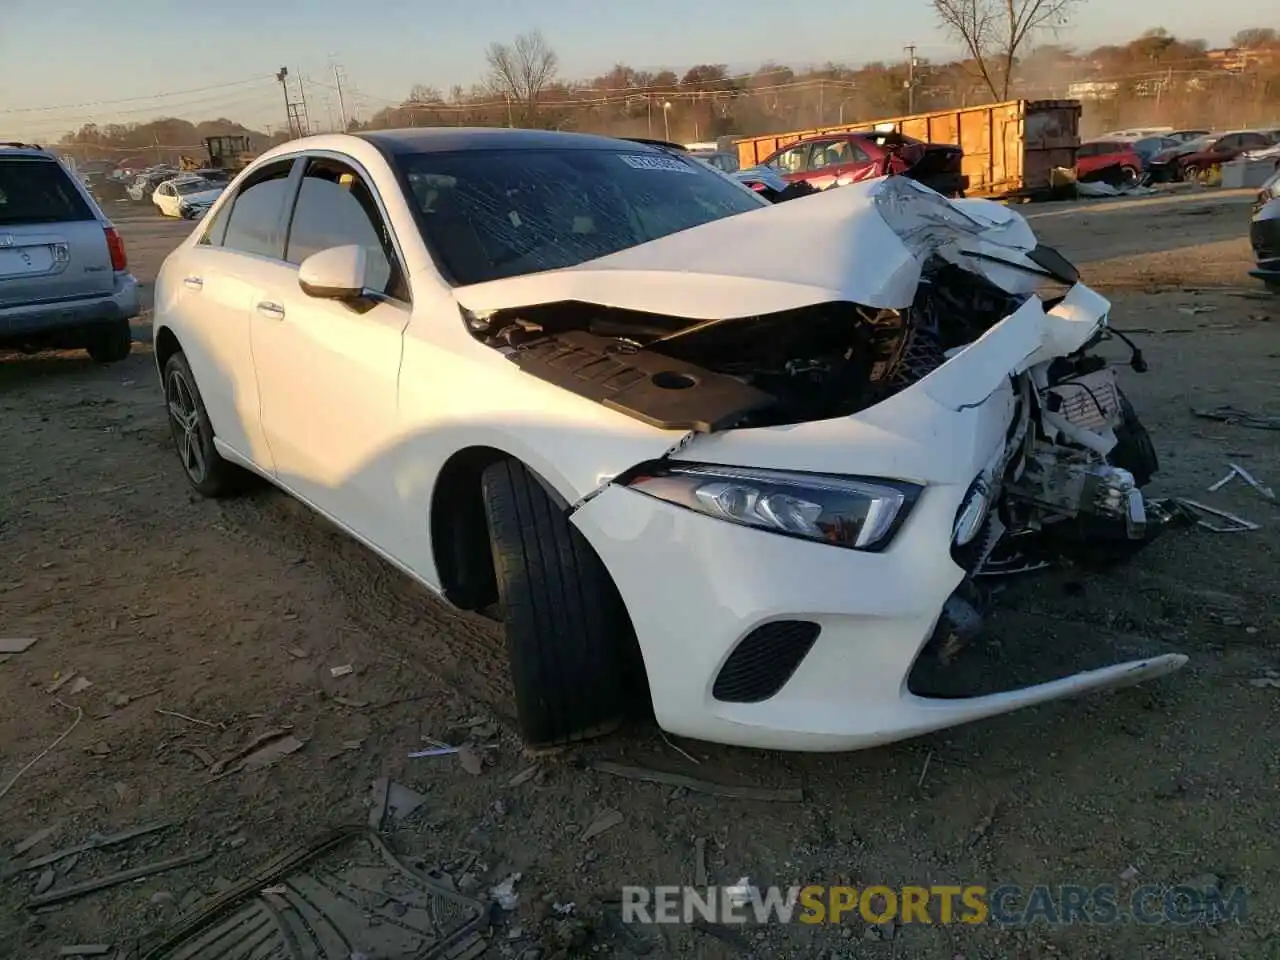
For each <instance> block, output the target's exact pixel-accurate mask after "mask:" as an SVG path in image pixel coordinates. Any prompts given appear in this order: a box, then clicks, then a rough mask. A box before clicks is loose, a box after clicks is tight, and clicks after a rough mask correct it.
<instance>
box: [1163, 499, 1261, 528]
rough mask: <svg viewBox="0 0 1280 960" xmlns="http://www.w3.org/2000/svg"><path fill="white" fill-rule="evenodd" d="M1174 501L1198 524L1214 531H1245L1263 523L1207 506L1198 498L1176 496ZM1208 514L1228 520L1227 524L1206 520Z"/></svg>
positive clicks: (1259, 526) (1258, 526)
mask: <svg viewBox="0 0 1280 960" xmlns="http://www.w3.org/2000/svg"><path fill="white" fill-rule="evenodd" d="M1172 502H1173V503H1175V504H1177V506H1178V507H1180V508H1181V509H1182V510H1183V511H1184V512H1186V513H1187V514H1188V515H1189V516H1190V518H1191V519H1192V520H1194V521H1195V522H1196V524H1197V525H1199V526H1201V527H1204V528H1205V529H1206V530H1212V531H1213V532H1214V533H1243V532H1245V531H1249V530H1258V529H1261V525H1260V524H1257V523H1254V522H1253V521H1252V520H1246V519H1244V518H1243V517H1238V516H1236V515H1235V514H1234V513H1228V512H1227V511H1226V510H1219V509H1218V508H1217V507H1210V506H1207V505H1206V504H1203V503H1200V502H1199V501H1197V500H1188V499H1187V498H1186V497H1175V498H1173V501H1172ZM1206 516H1209V517H1215V518H1217V519H1219V520H1226V521H1227V522H1226V523H1225V524H1223V523H1213V522H1211V521H1209V520H1206V519H1205V517H1206Z"/></svg>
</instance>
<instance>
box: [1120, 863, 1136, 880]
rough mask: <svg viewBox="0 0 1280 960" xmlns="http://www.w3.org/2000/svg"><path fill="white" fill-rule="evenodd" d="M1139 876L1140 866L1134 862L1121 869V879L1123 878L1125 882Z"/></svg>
mask: <svg viewBox="0 0 1280 960" xmlns="http://www.w3.org/2000/svg"><path fill="white" fill-rule="evenodd" d="M1137 876H1138V868H1137V867H1135V866H1134V865H1133V864H1130V865H1129V866H1127V867H1125V868H1124V869H1123V870H1121V871H1120V879H1121V880H1123V881H1124V882H1125V883H1128V882H1129V881H1130V880H1133V879H1135V878H1136V877H1137Z"/></svg>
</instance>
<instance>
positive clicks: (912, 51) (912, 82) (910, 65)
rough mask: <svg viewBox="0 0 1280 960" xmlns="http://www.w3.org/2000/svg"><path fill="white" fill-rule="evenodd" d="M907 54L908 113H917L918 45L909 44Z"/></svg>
mask: <svg viewBox="0 0 1280 960" xmlns="http://www.w3.org/2000/svg"><path fill="white" fill-rule="evenodd" d="M903 49H904V50H906V52H907V113H909V114H910V113H915V112H916V45H915V44H914V43H908V44H907V45H906V46H905V47H903Z"/></svg>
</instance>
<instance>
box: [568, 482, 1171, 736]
mask: <svg viewBox="0 0 1280 960" xmlns="http://www.w3.org/2000/svg"><path fill="white" fill-rule="evenodd" d="M964 493H965V488H964V487H961V486H946V485H942V486H934V487H930V488H929V489H928V490H926V491H925V494H924V495H923V496H922V497H921V499H920V501H919V502H918V503H917V504H916V507H915V509H914V510H913V511H912V513H911V515H910V516H909V517H908V519H907V521H906V523H905V524H904V525H903V527H902V529H901V531H900V532H899V535H898V536H897V538H896V539H895V540H894V542H893V543H892V544H891V545H890V547H889V549H887V550H886V551H884V552H883V553H878V554H871V553H859V552H856V551H853V550H846V549H843V548H839V547H829V546H826V545H823V544H815V543H809V542H805V541H801V540H795V539H791V538H787V537H781V536H778V535H776V534H771V533H768V532H764V531H758V530H752V529H748V528H744V527H740V526H736V525H734V524H730V523H726V522H724V521H721V520H716V519H713V518H710V517H706V516H702V515H700V514H697V513H694V512H691V511H689V510H684V509H681V508H679V507H675V506H672V505H670V504H667V503H665V502H663V501H660V500H656V499H654V498H651V497H648V496H645V495H644V494H641V493H637V492H635V491H632V490H628V489H625V488H622V487H616V486H612V487H608V488H606V489H605V490H604V491H603V492H602V493H600V495H598V496H597V497H595V498H593V499H592V500H590V501H589V502H588V503H587V504H586V505H585V506H583V507H582V508H581V509H580V510H579V511H578V512H577V513H575V514H574V518H573V519H574V523H575V524H576V525H577V526H578V528H579V529H580V530H581V531H582V533H583V534H584V535H585V536H586V538H587V539H588V540H589V541H590V542H591V544H592V546H593V547H594V548H595V550H596V552H597V553H598V554H599V555H600V557H601V559H602V560H603V561H604V563H605V565H606V566H607V567H608V569H609V572H610V573H611V574H612V576H613V578H614V581H615V582H616V584H617V586H618V589H619V591H620V592H621V594H622V597H623V599H624V601H625V603H626V605H627V609H628V611H629V613H630V615H631V620H632V624H633V626H634V628H635V632H636V636H637V638H638V639H639V642H640V648H641V651H642V654H643V656H644V662H645V668H646V671H647V673H648V678H649V686H650V692H651V694H652V698H653V706H654V711H655V715H656V717H657V720H658V723H659V725H660V726H661V727H662V728H663V729H665V730H667V731H669V732H671V733H673V734H677V735H680V736H687V737H693V738H697V739H702V740H710V741H715V742H718V743H727V744H733V745H738V746H747V747H758V748H765V749H780V750H805V751H839V750H854V749H861V748H864V747H873V746H877V745H880V744H884V743H890V742H893V741H895V740H901V739H905V738H907V737H913V736H917V735H919V734H923V733H928V732H930V731H934V730H939V729H942V728H945V727H949V726H954V725H956V724H960V723H966V722H969V721H972V720H980V719H983V718H986V717H991V716H995V715H998V714H1002V713H1007V712H1009V711H1012V710H1016V709H1018V708H1020V707H1026V706H1031V705H1033V704H1037V703H1044V702H1046V701H1050V700H1056V699H1059V698H1062V697H1066V696H1072V695H1075V694H1079V693H1084V692H1087V691H1089V690H1094V689H1102V688H1110V687H1117V686H1122V685H1126V684H1128V683H1137V682H1140V681H1142V680H1146V679H1150V678H1153V677H1157V676H1162V675H1164V674H1166V673H1170V672H1172V671H1174V670H1176V669H1177V668H1178V667H1180V666H1181V665H1182V663H1183V662H1185V659H1186V658H1185V657H1177V656H1167V657H1160V658H1156V659H1153V660H1146V661H1136V662H1131V663H1127V664H1119V665H1116V666H1114V667H1107V668H1104V669H1102V670H1094V671H1090V672H1087V673H1081V674H1075V675H1073V676H1069V677H1065V678H1063V679H1060V680H1055V681H1051V682H1049V683H1043V684H1038V685H1035V686H1031V687H1025V688H1022V689H1019V690H1013V691H1009V692H1002V693H996V694H990V695H986V696H979V697H971V698H965V699H933V698H928V697H921V696H917V695H915V694H913V693H911V692H910V690H909V689H908V686H907V679H908V676H909V675H910V673H911V670H912V667H913V666H914V664H915V661H916V659H917V657H918V656H919V655H920V652H921V650H922V649H923V648H924V647H925V645H926V643H927V642H928V640H929V639H930V637H931V636H932V635H933V633H934V628H935V625H936V624H937V622H938V620H939V617H940V616H941V613H942V609H943V606H944V605H945V604H946V603H947V601H948V599H949V598H950V597H951V596H952V594H953V593H954V592H955V591H956V589H957V587H959V586H960V584H961V582H962V581H963V580H964V578H965V573H964V571H963V570H961V569H960V567H958V566H957V565H956V563H955V562H954V561H953V560H952V558H951V555H950V541H951V538H950V532H951V529H952V525H953V523H954V520H955V515H956V511H957V509H958V507H959V505H960V502H961V499H962V498H963V496H964ZM777 621H804V622H807V623H811V624H814V625H816V626H817V627H818V628H819V630H818V635H817V638H816V640H814V641H813V645H812V647H811V648H809V649H808V652H807V654H805V655H804V656H803V658H802V659H801V660H800V662H799V664H798V665H795V666H794V669H793V672H791V673H790V675H789V677H788V678H786V679H785V682H783V683H782V685H781V688H780V689H778V691H777V692H776V693H774V694H773V695H772V696H770V697H768V698H767V699H764V700H763V701H761V702H754V703H742V702H724V701H722V700H720V699H717V697H716V696H715V693H714V689H715V686H716V679H717V677H719V676H720V675H721V672H722V669H723V668H724V667H725V665H726V663H727V661H729V658H730V656H731V654H732V653H733V652H734V650H735V648H737V646H738V644H739V643H740V642H741V641H742V640H743V639H744V638H745V637H747V636H748V635H750V634H752V633H753V632H754V631H755V630H756V628H758V627H760V626H761V625H764V624H768V623H774V622H777Z"/></svg>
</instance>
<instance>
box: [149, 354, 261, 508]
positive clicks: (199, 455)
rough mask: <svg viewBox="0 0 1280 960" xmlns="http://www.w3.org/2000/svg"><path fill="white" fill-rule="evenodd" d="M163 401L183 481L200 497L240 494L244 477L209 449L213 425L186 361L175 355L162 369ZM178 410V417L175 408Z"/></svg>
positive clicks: (213, 447)
mask: <svg viewBox="0 0 1280 960" xmlns="http://www.w3.org/2000/svg"><path fill="white" fill-rule="evenodd" d="M163 386H164V400H165V406H166V407H167V409H168V414H169V429H170V431H171V432H172V433H173V443H174V446H175V447H176V449H177V452H178V459H179V460H180V461H181V462H182V472H183V473H185V474H186V477H187V481H188V482H189V483H190V484H191V486H192V487H193V488H194V489H195V491H196V493H198V494H200V496H202V497H211V498H216V497H226V496H231V495H233V494H236V493H239V492H241V491H242V490H243V489H244V487H245V481H246V480H247V479H248V475H247V474H246V473H245V471H244V470H242V469H241V468H240V467H237V466H236V465H235V464H233V463H228V462H227V461H226V460H224V459H222V455H221V454H219V453H218V450H217V448H216V447H215V446H214V445H213V424H212V423H210V422H209V414H208V412H207V411H206V410H205V408H204V399H203V398H202V397H201V396H200V390H199V388H198V387H197V386H196V378H195V376H194V375H193V374H192V373H191V367H190V365H188V363H187V358H186V357H185V356H183V354H182V352H181V351H179V352H178V353H175V354H174V355H173V356H171V357H170V358H169V360H168V362H167V363H165V365H164V384H163ZM175 404H176V405H177V407H180V408H182V414H181V416H180V415H179V410H178V409H177V408H176V407H175Z"/></svg>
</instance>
